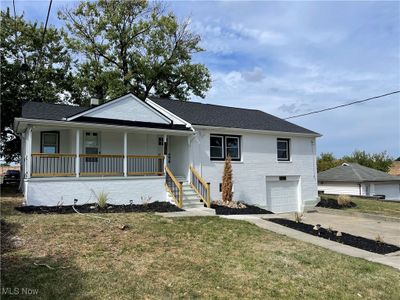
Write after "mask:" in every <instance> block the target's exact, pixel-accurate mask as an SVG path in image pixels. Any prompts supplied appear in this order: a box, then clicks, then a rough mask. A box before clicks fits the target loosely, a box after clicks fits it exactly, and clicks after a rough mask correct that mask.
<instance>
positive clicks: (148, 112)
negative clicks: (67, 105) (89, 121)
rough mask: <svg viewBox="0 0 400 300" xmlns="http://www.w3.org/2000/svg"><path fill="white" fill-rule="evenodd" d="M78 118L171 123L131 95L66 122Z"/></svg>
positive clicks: (70, 118)
mask: <svg viewBox="0 0 400 300" xmlns="http://www.w3.org/2000/svg"><path fill="white" fill-rule="evenodd" d="M80 117H85V118H96V119H111V120H121V121H131V122H148V123H158V124H170V123H171V120H170V119H169V118H167V117H166V116H164V115H162V114H161V113H160V112H158V111H157V110H155V109H154V108H153V107H151V106H150V105H148V104H146V103H145V102H144V101H142V100H140V99H138V98H137V97H135V96H134V95H132V94H128V95H125V96H123V97H120V98H118V99H115V100H112V101H109V102H106V103H104V104H102V105H99V106H96V107H93V108H91V109H89V110H86V111H84V112H82V113H79V114H77V115H74V116H71V117H69V118H68V121H72V120H74V119H77V118H80Z"/></svg>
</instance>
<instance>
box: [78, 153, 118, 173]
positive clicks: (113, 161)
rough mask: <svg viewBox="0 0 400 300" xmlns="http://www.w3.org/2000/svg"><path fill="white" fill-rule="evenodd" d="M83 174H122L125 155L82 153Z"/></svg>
mask: <svg viewBox="0 0 400 300" xmlns="http://www.w3.org/2000/svg"><path fill="white" fill-rule="evenodd" d="M79 163H80V173H79V174H80V175H81V176H122V175H124V156H123V155H112V154H80V155H79Z"/></svg>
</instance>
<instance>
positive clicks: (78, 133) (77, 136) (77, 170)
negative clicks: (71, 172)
mask: <svg viewBox="0 0 400 300" xmlns="http://www.w3.org/2000/svg"><path fill="white" fill-rule="evenodd" d="M75 139H76V142H75V147H76V148H75V154H76V156H75V174H76V177H79V173H80V162H81V161H80V159H79V152H80V151H79V149H80V139H81V130H80V129H76V130H75Z"/></svg>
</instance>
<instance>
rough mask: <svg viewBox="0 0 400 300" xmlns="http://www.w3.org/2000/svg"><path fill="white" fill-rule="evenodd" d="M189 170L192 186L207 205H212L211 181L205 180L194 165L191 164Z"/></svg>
mask: <svg viewBox="0 0 400 300" xmlns="http://www.w3.org/2000/svg"><path fill="white" fill-rule="evenodd" d="M189 170H190V186H191V187H192V188H193V189H194V190H195V192H196V193H197V194H198V195H199V197H200V198H201V200H202V201H203V202H204V203H205V204H206V205H207V207H211V196H210V183H207V182H205V181H204V179H203V178H202V177H201V176H200V174H199V173H198V172H197V171H196V169H195V168H194V167H193V166H190V167H189Z"/></svg>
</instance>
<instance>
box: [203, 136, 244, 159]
mask: <svg viewBox="0 0 400 300" xmlns="http://www.w3.org/2000/svg"><path fill="white" fill-rule="evenodd" d="M228 155H229V156H230V157H231V158H232V160H240V137H239V136H228V135H211V136H210V158H211V160H224V159H225V158H226V157H227V156H228Z"/></svg>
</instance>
